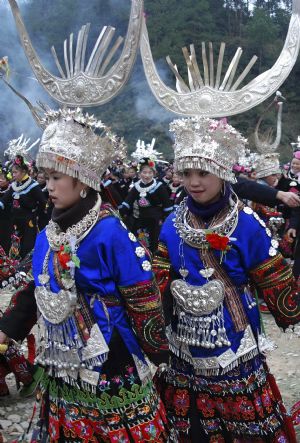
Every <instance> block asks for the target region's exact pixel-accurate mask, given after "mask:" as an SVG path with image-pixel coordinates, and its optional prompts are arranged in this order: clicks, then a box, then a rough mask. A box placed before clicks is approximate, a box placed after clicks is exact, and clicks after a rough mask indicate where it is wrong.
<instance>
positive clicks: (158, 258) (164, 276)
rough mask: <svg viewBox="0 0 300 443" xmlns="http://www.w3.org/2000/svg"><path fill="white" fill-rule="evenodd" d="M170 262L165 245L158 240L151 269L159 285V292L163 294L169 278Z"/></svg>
mask: <svg viewBox="0 0 300 443" xmlns="http://www.w3.org/2000/svg"><path fill="white" fill-rule="evenodd" d="M170 268H171V263H170V260H169V253H168V249H167V247H166V245H165V244H164V243H162V242H159V244H158V249H157V252H156V254H155V257H154V260H153V263H152V269H153V272H154V274H155V277H156V281H157V283H158V286H159V290H160V293H161V294H162V295H163V294H164V292H165V289H166V287H167V285H168V283H169V280H170Z"/></svg>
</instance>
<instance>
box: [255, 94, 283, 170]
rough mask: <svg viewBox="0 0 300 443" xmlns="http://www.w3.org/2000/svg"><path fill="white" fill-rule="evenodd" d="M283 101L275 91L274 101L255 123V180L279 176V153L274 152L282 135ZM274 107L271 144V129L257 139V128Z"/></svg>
mask: <svg viewBox="0 0 300 443" xmlns="http://www.w3.org/2000/svg"><path fill="white" fill-rule="evenodd" d="M282 99H283V100H285V99H284V97H283V96H282V95H281V93H280V92H279V91H277V93H276V96H275V98H274V100H273V101H272V102H271V103H270V104H269V105H268V106H267V108H266V110H265V111H264V112H263V114H262V116H261V117H260V119H259V120H258V122H257V125H256V128H255V133H254V141H255V146H256V148H257V150H258V152H259V155H258V156H257V158H256V161H255V163H254V169H255V172H256V177H257V178H263V177H267V176H268V175H272V174H280V173H281V167H280V162H279V153H277V152H275V151H276V150H277V148H278V146H279V144H280V140H281V134H282V106H283V103H282V101H279V100H282ZM274 105H276V108H277V110H278V113H277V133H276V138H275V140H274V141H273V142H272V136H273V128H270V129H269V130H268V131H267V132H266V133H265V134H264V136H263V138H262V139H261V138H260V137H259V128H260V125H261V123H262V120H263V117H264V116H265V114H266V113H267V112H268V111H269V110H270V109H271V107H273V106H274Z"/></svg>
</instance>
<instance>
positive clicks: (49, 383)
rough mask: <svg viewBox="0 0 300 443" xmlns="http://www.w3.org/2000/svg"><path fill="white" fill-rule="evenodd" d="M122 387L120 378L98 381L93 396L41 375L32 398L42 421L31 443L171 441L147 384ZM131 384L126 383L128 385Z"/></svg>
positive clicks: (158, 402)
mask: <svg viewBox="0 0 300 443" xmlns="http://www.w3.org/2000/svg"><path fill="white" fill-rule="evenodd" d="M130 377H131V381H132V383H131V384H130V388H128V387H125V385H127V384H128V383H126V382H125V383H124V380H123V379H122V378H118V379H115V380H110V381H108V380H106V378H105V376H102V381H101V382H100V386H101V387H102V388H103V390H102V391H101V390H98V389H97V394H94V393H91V392H88V391H84V390H82V389H78V388H77V387H73V386H70V385H69V384H66V383H62V382H57V381H56V380H55V379H53V378H50V377H49V376H46V375H45V376H44V378H43V380H42V382H41V390H40V392H39V393H38V396H37V399H38V401H39V402H40V403H41V408H40V410H41V416H40V420H39V423H38V426H37V427H36V429H35V430H34V432H33V437H32V440H31V441H32V442H36V441H43V442H44V441H45V442H51V443H54V442H76V443H77V442H84V443H88V442H105V443H112V442H115V443H135V442H139V443H141V442H155V443H163V442H173V441H174V442H176V441H177V439H174V440H173V438H172V437H171V435H172V432H171V430H170V429H169V428H168V425H167V419H166V415H165V409H164V406H163V404H162V402H161V400H160V399H159V397H158V394H157V392H156V390H155V388H154V386H153V383H152V382H151V381H149V382H148V383H147V384H145V385H141V384H136V383H134V379H133V374H131V373H130V372H129V373H128V378H130ZM129 381H130V380H129Z"/></svg>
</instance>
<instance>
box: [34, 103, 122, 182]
mask: <svg viewBox="0 0 300 443" xmlns="http://www.w3.org/2000/svg"><path fill="white" fill-rule="evenodd" d="M43 124H44V126H46V129H45V131H44V133H43V136H42V140H41V144H40V149H39V153H38V155H37V165H38V167H43V168H50V169H54V170H56V171H59V172H62V173H64V174H67V175H70V176H71V177H75V178H78V179H79V180H80V181H81V182H82V183H85V184H86V185H88V186H90V187H91V188H93V189H96V190H97V191H99V190H100V181H101V176H102V175H103V173H104V172H105V171H106V169H107V167H108V166H109V165H110V164H111V163H112V161H113V160H115V159H117V158H124V157H125V151H126V147H125V144H124V141H123V139H119V138H118V137H116V136H115V135H114V134H113V133H112V132H111V131H110V129H109V128H108V127H107V126H105V125H104V124H103V123H102V122H101V121H99V120H96V119H95V118H94V116H90V115H88V114H83V113H82V110H81V109H79V108H78V109H60V110H58V111H48V112H46V113H45V116H44V119H43ZM95 129H97V130H99V132H100V134H99V135H97V134H96V133H95V132H94V130H95Z"/></svg>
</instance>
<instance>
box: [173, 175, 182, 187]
mask: <svg viewBox="0 0 300 443" xmlns="http://www.w3.org/2000/svg"><path fill="white" fill-rule="evenodd" d="M172 182H173V184H174V185H176V186H177V185H180V183H181V182H182V177H181V176H180V175H179V174H176V173H175V172H174V174H173V177H172Z"/></svg>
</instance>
